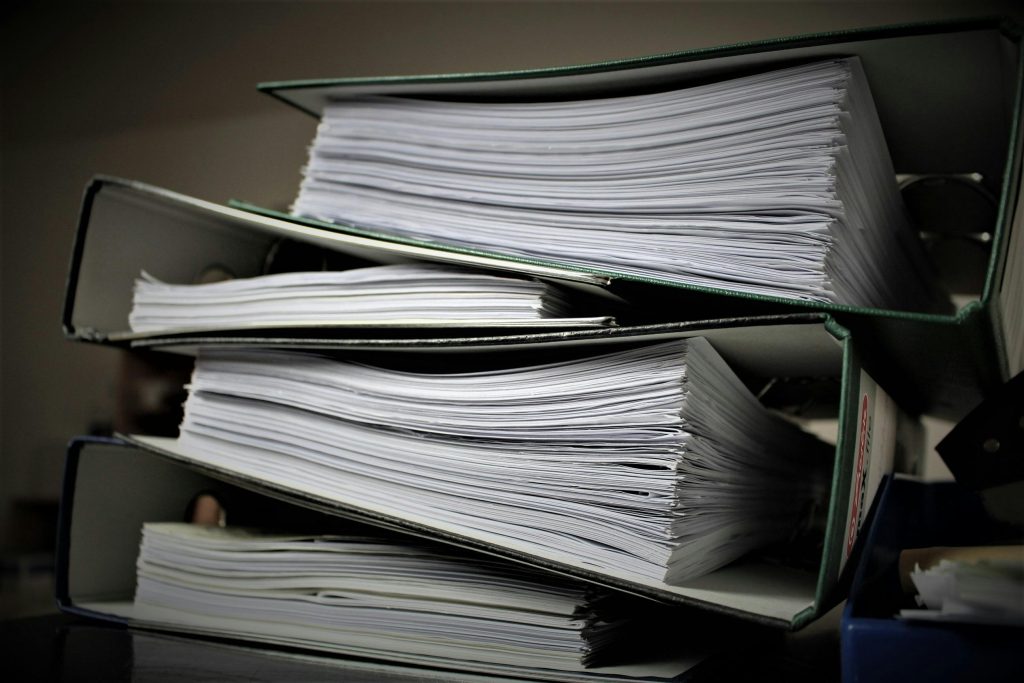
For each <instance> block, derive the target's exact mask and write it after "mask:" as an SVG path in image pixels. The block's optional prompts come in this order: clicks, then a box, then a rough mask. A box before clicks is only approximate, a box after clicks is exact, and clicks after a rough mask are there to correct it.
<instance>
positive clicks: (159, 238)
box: [62, 176, 610, 345]
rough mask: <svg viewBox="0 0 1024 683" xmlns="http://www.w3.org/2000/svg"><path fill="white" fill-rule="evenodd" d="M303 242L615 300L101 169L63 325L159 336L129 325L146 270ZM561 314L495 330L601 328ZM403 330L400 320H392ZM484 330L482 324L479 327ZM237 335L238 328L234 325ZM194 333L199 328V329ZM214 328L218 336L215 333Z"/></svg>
mask: <svg viewBox="0 0 1024 683" xmlns="http://www.w3.org/2000/svg"><path fill="white" fill-rule="evenodd" d="M285 243H292V244H293V243H301V244H305V245H310V246H312V247H315V248H319V249H322V250H326V251H327V252H330V253H332V254H334V255H336V256H335V257H336V258H337V259H339V260H345V259H349V260H350V261H351V262H352V263H354V264H356V265H376V264H385V263H399V262H406V261H410V260H428V261H436V262H443V263H449V264H452V265H459V266H464V267H468V268H486V269H489V270H496V269H497V270H505V271H508V270H515V271H516V272H517V273H520V274H523V275H526V276H529V277H537V278H546V279H549V280H551V281H555V282H558V283H560V284H561V285H562V286H563V287H567V288H576V289H583V290H585V291H586V292H589V293H590V294H591V295H593V294H595V293H596V294H597V295H598V296H600V297H602V298H604V299H605V300H606V301H610V297H609V296H608V295H607V294H605V293H604V290H603V285H605V284H607V279H606V278H602V277H600V276H595V275H591V274H586V273H579V272H573V271H570V270H565V269H560V268H557V267H545V266H535V267H534V266H516V267H514V268H513V267H512V266H510V264H508V263H507V262H505V261H500V260H495V259H491V258H488V257H484V256H477V255H472V254H460V253H446V252H441V251H438V250H433V249H425V248H422V247H415V246H409V245H400V244H393V243H388V242H382V241H379V240H372V239H366V238H364V237H359V236H355V235H345V234H342V233H338V232H336V231H329V230H323V229H320V228H315V227H309V226H303V225H298V224H296V223H293V222H288V221H282V220H278V219H276V218H269V217H264V216H259V215H256V214H253V213H250V212H245V211H240V210H238V209H235V208H231V207H228V206H221V205H219V204H215V203H212V202H208V201H204V200H201V199H196V198H194V197H189V196H186V195H182V194H179V193H176V192H172V191H170V190H166V189H163V188H159V187H155V186H152V185H147V184H145V183H141V182H138V181H133V180H124V179H120V178H113V177H108V176H97V177H96V178H94V179H93V180H92V181H91V182H90V183H89V185H88V186H87V187H86V189H85V194H84V197H83V201H82V210H81V214H80V217H79V223H78V231H77V233H76V236H75V243H74V247H73V250H72V255H71V264H70V268H69V274H68V281H67V288H66V294H65V299H64V310H63V318H62V323H63V327H64V333H65V335H66V336H68V337H69V338H71V339H75V340H79V341H91V342H100V343H112V344H120V345H128V344H129V343H130V342H131V341H133V340H138V339H146V338H148V337H151V336H154V335H152V334H146V333H132V332H131V331H130V329H129V325H128V313H129V311H130V310H131V302H132V284H133V282H134V280H135V278H137V277H138V276H139V274H140V273H141V272H142V271H143V270H145V271H147V272H149V273H150V274H151V275H154V276H156V277H157V278H159V279H162V280H164V281H166V282H173V283H179V284H187V283H191V282H195V281H197V280H199V279H201V278H202V277H203V276H204V274H207V273H211V272H215V273H219V274H222V275H227V276H233V277H251V276H255V275H260V274H263V273H264V272H265V268H266V267H267V263H268V260H269V259H271V257H272V256H273V255H274V254H275V253H278V251H279V250H280V248H281V245H282V244H285ZM593 325H594V323H591V322H575V323H566V322H558V321H557V320H554V319H549V320H544V319H541V320H537V321H524V323H522V324H518V325H511V324H508V323H495V324H493V325H489V327H494V328H502V327H509V328H510V329H513V330H516V329H518V330H522V329H523V328H524V327H525V328H527V329H530V328H532V329H558V328H567V327H568V328H572V327H580V326H584V327H586V326H593ZM381 327H386V326H384V325H381V324H379V323H378V324H372V323H368V324H359V323H347V324H345V323H338V324H334V325H331V324H319V325H308V326H305V327H304V328H303V329H305V330H306V331H307V332H309V333H313V332H315V331H316V330H320V332H321V333H323V331H324V330H343V331H347V332H348V333H349V334H358V333H359V331H360V330H361V329H379V328H381ZM396 327H397V328H398V331H396V332H395V333H396V334H400V328H401V327H402V326H401V325H398V326H392V328H391V329H392V330H393V331H394V330H396ZM459 327H463V328H465V327H467V326H466V325H465V324H463V325H458V324H455V323H447V324H446V323H444V322H443V321H441V322H439V323H438V324H437V326H436V327H435V329H434V333H436V334H440V335H443V334H445V333H446V332H445V330H446V329H449V331H448V332H447V334H452V333H453V332H452V331H451V328H459ZM478 327H480V326H478ZM485 327H487V326H485ZM226 329H232V330H234V331H236V332H238V331H239V330H238V328H237V327H236V328H226ZM192 332H194V330H192ZM205 332H206V333H211V332H210V331H209V330H206V331H205Z"/></svg>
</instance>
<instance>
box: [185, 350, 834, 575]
mask: <svg viewBox="0 0 1024 683" xmlns="http://www.w3.org/2000/svg"><path fill="white" fill-rule="evenodd" d="M177 448H178V450H180V451H181V452H184V453H188V454H190V455H191V456H192V458H193V459H194V460H196V461H197V462H201V463H206V464H209V465H212V466H215V467H219V468H222V469H225V470H229V471H232V472H237V473H239V474H243V475H246V476H249V477H252V478H254V479H257V480H262V481H273V482H275V483H278V484H281V485H284V486H287V487H289V488H293V489H300V490H306V491H313V492H317V493H321V494H323V495H325V496H327V497H329V498H332V499H335V500H344V501H347V502H349V503H351V504H353V505H357V506H362V507H366V506H373V507H374V508H375V509H377V510H379V511H382V512H385V513H388V514H390V515H393V516H397V517H402V518H406V519H408V518H414V519H418V520H419V521H421V522H423V523H425V524H428V525H430V526H438V525H444V526H445V527H446V528H448V529H449V530H451V531H454V532H456V533H464V534H471V535H478V536H479V537H482V538H486V539H488V540H490V541H491V542H493V543H495V544H501V543H513V544H516V545H519V546H525V547H531V548H533V549H534V552H535V553H536V554H539V555H541V556H544V557H550V558H552V559H558V560H561V561H563V562H565V561H573V562H575V563H578V564H584V565H587V566H589V567H591V568H592V569H593V570H594V571H603V572H606V573H607V572H614V573H621V574H624V575H627V576H636V577H643V578H645V579H649V580H653V581H655V582H663V583H667V584H677V583H679V582H680V581H682V580H684V579H688V578H694V577H696V576H700V575H702V574H706V573H708V572H709V571H712V570H714V569H717V568H718V567H721V566H723V565H725V564H727V563H729V562H731V561H733V560H735V559H738V558H739V557H741V556H743V555H745V554H746V553H748V552H749V551H751V550H754V549H757V548H759V547H763V546H765V545H769V544H771V543H773V542H777V541H781V540H785V539H786V538H787V536H789V535H790V534H792V533H793V532H794V530H795V529H797V528H798V527H799V525H800V522H801V515H803V514H806V513H807V511H808V510H811V509H813V508H814V507H815V504H816V503H817V504H819V505H820V503H821V501H822V499H823V498H824V496H825V491H826V489H827V478H828V476H829V473H830V472H831V469H832V452H831V451H832V449H831V447H828V446H826V445H825V444H823V443H820V442H818V441H817V440H816V439H814V438H812V437H810V436H808V435H806V434H804V433H803V432H801V431H800V430H799V429H797V428H796V427H794V426H793V425H791V424H789V423H787V422H785V421H784V420H782V419H781V418H778V417H775V416H772V415H770V414H768V413H767V411H766V410H765V409H764V408H763V407H762V406H761V405H760V404H759V403H758V402H757V401H756V400H755V399H754V397H753V396H752V395H751V394H750V392H749V391H748V390H747V389H746V387H744V386H743V385H742V384H741V383H740V382H739V380H738V379H737V378H736V377H735V375H734V374H733V373H732V371H731V370H730V369H729V368H728V366H727V365H726V364H725V363H724V362H723V361H722V360H721V358H720V357H719V356H718V354H717V353H716V352H715V350H714V349H713V348H712V347H711V345H710V344H708V343H707V341H705V340H704V339H701V338H694V339H689V340H685V341H675V342H668V343H664V344H658V345H654V346H643V347H641V348H639V349H633V350H628V351H617V352H613V353H610V354H605V355H600V356H596V357H586V358H583V359H580V360H571V361H566V362H560V363H553V364H547V365H533V366H527V367H514V368H509V369H500V370H490V371H482V372H471V373H445V374H439V373H415V372H408V371H395V370H390V369H387V368H380V367H371V366H365V365H359V364H355V363H350V362H342V361H337V360H334V359H331V358H325V357H318V356H312V355H302V354H296V353H289V352H275V351H251V352H240V351H219V352H218V351H204V352H202V353H200V355H199V358H198V359H197V362H196V370H195V374H194V375H193V377H192V381H191V383H190V392H189V398H188V401H187V402H186V404H185V418H184V421H183V422H182V425H181V436H180V437H179V439H178V444H177Z"/></svg>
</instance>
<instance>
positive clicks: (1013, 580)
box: [900, 546, 1024, 626]
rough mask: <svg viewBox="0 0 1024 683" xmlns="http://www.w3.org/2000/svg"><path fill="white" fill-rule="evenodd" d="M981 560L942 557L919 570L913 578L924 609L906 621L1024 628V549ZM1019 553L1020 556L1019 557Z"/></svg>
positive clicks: (912, 612) (904, 612)
mask: <svg viewBox="0 0 1024 683" xmlns="http://www.w3.org/2000/svg"><path fill="white" fill-rule="evenodd" d="M1008 555H1009V556H1005V557H992V558H986V559H981V560H977V559H975V560H960V559H942V560H940V561H939V562H938V563H937V564H936V565H935V566H932V567H928V568H927V569H922V568H921V567H920V566H915V567H914V570H913V571H912V572H911V574H910V578H911V580H912V581H913V583H914V587H915V588H916V589H917V593H918V595H917V602H918V604H919V605H921V609H904V610H901V611H900V616H901V617H903V618H904V619H916V620H927V621H944V622H959V623H969V624H998V625H1012V626H1024V547H1019V546H1018V547H1017V548H1016V550H1015V551H1014V552H1013V553H1012V555H1010V554H1008ZM1013 555H1015V556H1013Z"/></svg>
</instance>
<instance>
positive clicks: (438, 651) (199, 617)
mask: <svg viewBox="0 0 1024 683" xmlns="http://www.w3.org/2000/svg"><path fill="white" fill-rule="evenodd" d="M138 577H139V578H138V590H137V592H136V595H135V607H136V615H137V616H138V617H139V618H140V619H144V620H146V621H148V622H151V623H160V624H165V625H169V626H173V625H178V626H184V627H188V628H199V629H204V630H208V631H212V632H218V633H230V634H237V635H241V636H245V635H249V636H256V637H266V638H271V639H274V640H278V641H282V642H286V643H294V644H300V645H301V644H307V645H310V644H311V645H313V646H314V647H317V648H320V649H323V648H325V647H331V646H333V647H334V648H336V649H338V650H340V651H342V652H345V653H347V654H355V655H359V656H365V657H374V658H377V659H387V658H388V657H389V656H394V655H396V654H398V655H402V656H405V657H414V658H421V659H423V660H426V661H430V660H438V661H439V662H440V663H441V664H447V665H450V664H451V661H452V660H455V661H463V662H465V661H469V662H472V661H478V662H482V663H485V664H498V665H506V666H516V667H519V668H521V669H530V668H536V669H549V670H566V671H576V670H582V669H583V667H584V666H586V665H592V664H594V662H595V661H597V660H598V658H599V657H600V654H601V649H602V647H604V646H607V645H608V644H609V642H610V641H612V640H613V639H614V637H615V634H616V632H619V631H621V629H623V628H624V627H626V626H627V625H628V620H623V619H619V620H617V621H613V622H608V621H604V620H602V619H601V617H600V616H599V615H598V614H597V612H595V603H596V602H597V601H598V599H599V595H598V594H597V593H595V592H594V591H588V590H587V589H586V588H585V587H584V586H582V585H580V584H574V583H568V582H558V581H551V580H549V581H546V582H541V583H539V582H538V581H537V577H536V576H535V575H533V574H530V573H528V572H526V571H524V570H522V569H519V568H516V567H514V566H508V565H506V564H504V563H501V562H496V561H488V560H485V559H482V558H471V559H467V558H466V557H465V556H461V557H460V556H458V555H455V554H452V553H444V552H439V551H438V550H437V549H436V548H433V547H429V546H424V545H423V544H414V543H402V544H400V543H395V542H393V541H389V540H388V539H387V538H374V537H365V536H355V537H341V536H323V535H309V536H286V535H280V534H266V533H254V532H251V531H248V530H245V529H231V528H218V527H202V526H197V525H195V524H185V523H159V524H146V525H145V527H144V528H143V530H142V546H141V550H140V554H139V569H138ZM620 635H621V634H620Z"/></svg>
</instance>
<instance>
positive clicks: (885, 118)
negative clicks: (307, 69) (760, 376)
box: [236, 20, 1024, 419]
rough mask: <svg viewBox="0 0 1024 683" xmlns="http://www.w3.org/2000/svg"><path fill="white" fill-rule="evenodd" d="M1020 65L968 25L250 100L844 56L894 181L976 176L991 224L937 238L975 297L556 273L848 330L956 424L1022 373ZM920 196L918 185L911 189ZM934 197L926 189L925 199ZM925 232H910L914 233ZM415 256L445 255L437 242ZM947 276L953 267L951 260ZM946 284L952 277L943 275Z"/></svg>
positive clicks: (618, 83) (576, 84) (638, 84)
mask: <svg viewBox="0 0 1024 683" xmlns="http://www.w3.org/2000/svg"><path fill="white" fill-rule="evenodd" d="M1022 54H1024V53H1022V46H1021V40H1020V32H1019V30H1018V29H1017V27H1015V26H1012V25H1009V24H1006V23H1001V22H1000V21H998V20H976V21H966V22H964V21H960V22H946V23H929V24H914V25H903V26H894V27H887V28H877V29H859V30H850V31H838V32H832V33H825V34H816V35H803V36H796V37H793V38H788V39H773V40H767V41H762V42H750V43H741V44H737V45H728V46H724V47H720V48H712V49H700V50H690V51H683V52H677V53H671V54H663V55H655V56H651V57H643V58H638V59H625V60H619V61H612V62H604V63H598V64H587V65H582V66H573V67H564V68H552V69H539V70H530V71H511V72H498V73H468V74H449V75H429V76H410V77H387V78H349V79H336V80H330V79H326V80H303V81H289V82H272V83H263V84H260V85H259V89H260V90H261V91H263V92H265V93H267V94H269V95H271V96H273V97H275V98H277V99H279V100H281V101H283V102H285V103H287V104H289V105H292V106H294V107H296V108H297V109H299V110H301V111H303V112H306V113H307V114H311V115H313V116H319V115H320V113H321V111H322V109H323V107H324V105H325V104H326V103H327V102H329V101H331V100H332V99H337V98H344V97H348V96H356V95H368V94H395V95H410V96H419V97H440V98H444V97H454V98H459V99H465V98H470V99H472V98H486V99H518V100H527V99H543V98H569V97H571V98H584V97H591V96H593V97H597V96H602V95H608V94H623V93H630V92H642V91H650V90H656V89H659V88H667V87H677V86H681V85H685V84H687V83H694V82H700V81H703V80H709V79H718V78H723V77H727V76H730V75H737V74H742V73H745V72H750V71H753V70H764V69H768V68H773V67H779V66H784V65H786V64H790V63H794V62H802V61H810V60H815V59H821V58H824V57H835V56H848V55H857V56H859V57H860V59H861V61H862V63H863V65H864V68H865V71H866V73H867V76H868V80H869V82H870V86H871V90H872V93H873V94H874V97H875V102H876V106H877V108H878V112H879V116H880V118H881V122H882V127H883V129H884V131H885V134H886V139H887V142H888V144H889V147H890V152H891V155H892V158H893V162H894V165H895V167H896V170H897V173H899V174H905V175H910V176H913V178H915V179H917V180H920V179H922V178H923V179H925V180H926V181H931V180H935V179H939V180H942V179H949V178H951V177H956V178H960V177H962V176H963V175H964V174H968V175H971V177H974V178H980V179H981V180H980V184H979V190H980V191H981V192H982V193H984V194H987V195H989V196H991V197H994V198H995V199H994V201H995V204H996V206H995V208H994V211H993V212H994V213H995V214H996V217H995V219H994V224H992V225H986V226H984V228H983V231H982V232H981V233H979V234H975V235H967V236H965V235H945V236H944V237H943V236H939V237H940V239H953V240H955V239H961V238H970V241H971V243H972V244H975V245H977V244H978V243H979V242H980V243H984V244H987V245H988V248H989V254H988V257H987V259H986V265H985V274H984V283H983V284H979V285H978V287H977V288H976V290H977V291H970V292H965V293H964V295H963V296H961V297H959V299H960V301H958V304H959V310H958V311H957V312H956V313H955V314H952V315H938V314H924V313H907V312H900V311H889V310H876V309H866V308H856V307H851V306H844V305H837V304H831V305H830V304H819V303H807V302H798V301H793V300H788V299H783V298H779V297H771V296H759V295H754V294H743V293H737V292H731V291H728V290H725V289H715V288H704V287H697V286H687V285H679V284H675V283H667V282H662V281H659V280H656V279H653V278H639V277H631V276H629V275H625V274H618V273H614V272H609V271H604V270H597V269H582V268H570V269H571V270H576V271H578V272H587V273H590V274H592V275H596V276H599V277H603V278H607V279H608V281H609V286H610V288H611V290H612V291H614V292H616V293H618V294H620V295H621V296H623V298H625V299H627V300H633V301H635V302H637V303H647V304H648V305H647V306H646V308H647V311H646V312H647V313H648V315H650V316H652V317H651V318H650V319H649V320H648V322H655V321H668V320H679V319H687V320H697V319H701V318H720V317H726V316H739V315H762V314H769V313H778V312H784V311H799V310H809V309H819V310H821V309H823V310H827V311H829V312H830V313H832V314H833V315H834V316H835V317H836V318H837V319H838V320H840V321H841V322H842V323H843V324H844V325H846V326H847V327H849V328H850V329H851V330H853V331H854V332H855V333H856V334H857V336H858V339H859V343H860V344H861V347H862V350H863V352H864V353H865V354H866V355H869V356H871V357H875V358H878V359H880V360H881V361H882V362H884V364H885V367H884V368H883V369H882V370H881V374H882V375H884V376H886V377H891V378H892V379H893V380H894V385H895V386H897V387H898V394H899V398H900V400H901V403H902V404H903V405H906V406H907V407H908V409H910V410H914V411H922V412H928V413H932V414H935V415H939V416H942V417H945V418H949V419H958V418H959V417H961V416H962V415H963V414H965V413H966V412H967V411H968V410H969V409H970V407H971V406H972V405H974V404H975V403H976V402H978V400H980V399H981V397H982V396H983V395H984V393H985V392H986V391H988V390H990V389H992V388H993V387H995V386H997V385H999V384H1000V383H1002V382H1003V381H1005V380H1006V379H1007V378H1008V377H1010V376H1012V375H1014V374H1016V373H1017V372H1019V371H1020V370H1021V368H1022V366H1024V339H1022V337H1024V316H1022V315H1021V310H1022V309H1024V274H1022V273H1024V263H1022V261H1024V238H1022V237H1021V229H1019V224H1020V223H1021V222H1022V220H1024V219H1022V217H1021V213H1022V209H1021V208H1020V207H1019V206H1018V195H1019V194H1020V186H1021V173H1020V171H1021V98H1022V94H1021V92H1022V67H1021V64H1022ZM911 182H913V181H911ZM925 186H927V182H926V183H925V184H924V185H917V186H916V189H915V190H914V191H915V192H917V191H918V190H919V189H920V188H921V187H925ZM942 194H943V193H942V192H941V191H940V192H939V193H938V194H937V195H935V196H933V197H932V199H933V200H937V199H939V198H940V197H941V195H942ZM924 201H927V197H926V198H924ZM236 206H238V207H240V208H244V209H246V210H249V211H252V212H254V213H257V214H259V215H263V216H268V217H276V218H280V219H287V220H292V221H294V222H296V223H299V224H301V225H305V226H316V227H320V228H324V229H327V230H333V231H335V232H337V233H340V234H347V235H360V236H366V237H370V238H376V239H379V240H381V241H384V242H389V243H392V244H402V245H406V246H420V247H424V246H428V245H427V244H426V243H419V242H416V241H414V240H409V239H403V238H397V237H392V236H388V235H384V234H379V233H375V232H373V231H369V230H366V229H361V228H357V227H355V226H347V225H340V224H331V223H323V222H318V221H312V220H306V219H301V218H297V217H292V216H288V215H285V214H282V213H278V212H274V211H268V210H265V209H261V208H259V207H257V206H254V205H251V204H247V203H242V202H238V203H236ZM947 227H948V226H947ZM932 228H933V226H931V225H926V224H923V225H920V229H921V230H922V232H930V231H932ZM952 229H953V230H954V231H956V230H964V229H965V228H963V227H956V226H954V227H953V228H952ZM932 237H935V236H934V235H932ZM986 240H988V241H987V242H986ZM950 244H954V243H953V242H951V243H950ZM429 247H430V248H432V249H437V250H448V248H447V247H445V246H443V245H439V244H436V243H431V244H430V245H429ZM452 251H453V252H456V251H457V252H458V253H466V252H467V250H465V249H458V250H455V249H452ZM954 251H956V250H955V247H954ZM471 253H477V254H479V255H481V256H487V257H492V258H497V259H501V258H505V259H506V260H507V261H508V262H510V263H518V264H521V265H523V266H526V265H531V266H557V265H558V264H556V263H549V262H544V261H540V260H535V259H522V258H516V259H513V258H512V257H507V256H505V257H503V256H501V255H500V254H496V253H491V252H482V251H475V252H473V251H471ZM961 266H962V267H963V268H965V269H966V268H967V265H966V264H961ZM948 279H950V280H951V281H956V280H958V279H962V278H960V277H959V276H958V275H957V274H956V273H953V274H950V275H949V277H948Z"/></svg>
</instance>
